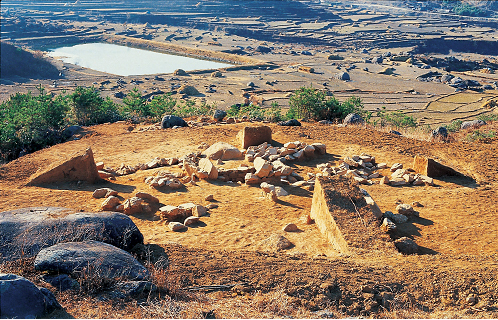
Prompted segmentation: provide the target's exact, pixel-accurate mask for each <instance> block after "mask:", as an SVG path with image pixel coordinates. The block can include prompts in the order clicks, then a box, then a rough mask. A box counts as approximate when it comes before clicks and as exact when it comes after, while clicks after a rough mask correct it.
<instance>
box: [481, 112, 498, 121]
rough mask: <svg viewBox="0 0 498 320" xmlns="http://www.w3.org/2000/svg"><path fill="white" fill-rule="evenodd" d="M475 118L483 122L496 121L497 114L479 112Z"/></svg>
mask: <svg viewBox="0 0 498 320" xmlns="http://www.w3.org/2000/svg"><path fill="white" fill-rule="evenodd" d="M477 119H479V120H482V121H484V122H490V121H498V114H481V115H480V116H478V117H477Z"/></svg>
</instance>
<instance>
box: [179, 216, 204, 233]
mask: <svg viewBox="0 0 498 320" xmlns="http://www.w3.org/2000/svg"><path fill="white" fill-rule="evenodd" d="M199 221H200V220H199V217H196V216H193V217H188V218H187V219H185V221H184V222H183V224H184V225H186V226H190V225H193V224H197V223H199ZM173 231H174V230H173Z"/></svg>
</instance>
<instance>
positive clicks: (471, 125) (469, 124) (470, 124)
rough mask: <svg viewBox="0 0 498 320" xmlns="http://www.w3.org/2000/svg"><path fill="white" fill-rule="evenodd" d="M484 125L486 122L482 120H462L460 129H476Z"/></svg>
mask: <svg viewBox="0 0 498 320" xmlns="http://www.w3.org/2000/svg"><path fill="white" fill-rule="evenodd" d="M484 125H486V122H485V121H483V120H472V121H464V122H462V124H461V126H460V129H462V130H465V129H477V128H479V127H482V126H484Z"/></svg>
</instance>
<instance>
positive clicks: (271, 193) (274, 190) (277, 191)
mask: <svg viewBox="0 0 498 320" xmlns="http://www.w3.org/2000/svg"><path fill="white" fill-rule="evenodd" d="M260 187H261V190H262V192H263V196H264V197H265V198H268V199H270V200H272V201H277V200H278V197H285V196H287V195H289V193H288V192H287V191H285V190H284V188H282V187H279V186H274V185H273V184H269V183H268V182H263V183H261V184H260Z"/></svg>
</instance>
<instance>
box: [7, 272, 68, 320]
mask: <svg viewBox="0 0 498 320" xmlns="http://www.w3.org/2000/svg"><path fill="white" fill-rule="evenodd" d="M55 309H62V307H61V306H60V304H59V303H58V302H57V300H56V299H55V297H54V295H53V293H52V292H50V290H48V289H45V288H41V289H40V288H38V287H37V286H35V284H34V283H32V282H31V281H29V280H27V279H26V278H23V277H21V276H18V275H15V274H12V273H7V274H6V273H0V318H2V319H4V318H19V319H34V318H37V317H42V316H44V315H47V314H49V313H51V312H52V311H54V310H55Z"/></svg>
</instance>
